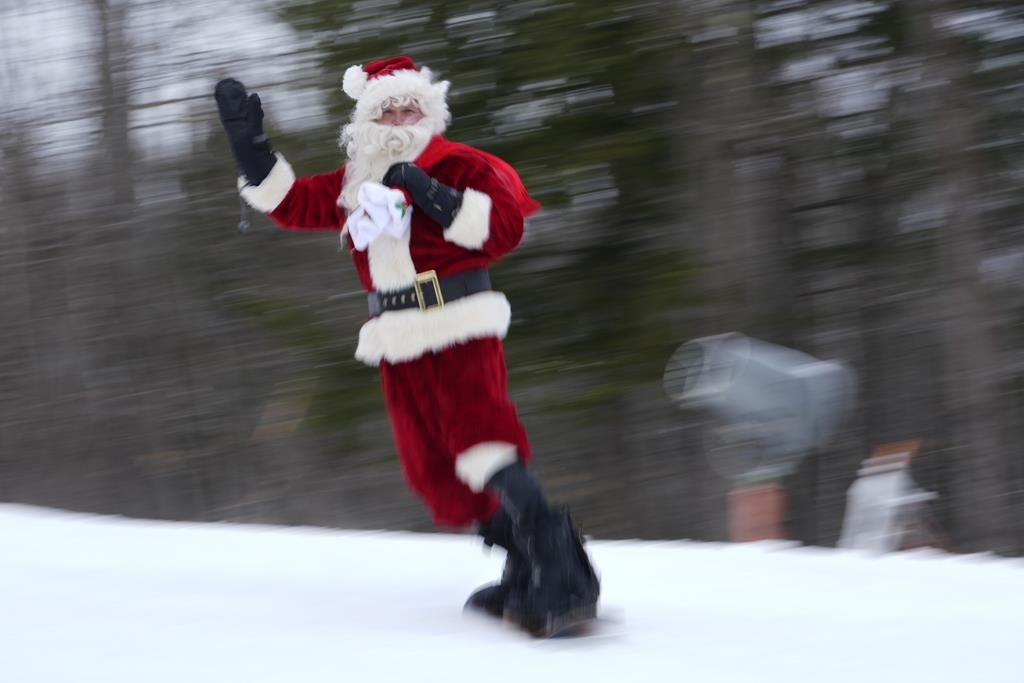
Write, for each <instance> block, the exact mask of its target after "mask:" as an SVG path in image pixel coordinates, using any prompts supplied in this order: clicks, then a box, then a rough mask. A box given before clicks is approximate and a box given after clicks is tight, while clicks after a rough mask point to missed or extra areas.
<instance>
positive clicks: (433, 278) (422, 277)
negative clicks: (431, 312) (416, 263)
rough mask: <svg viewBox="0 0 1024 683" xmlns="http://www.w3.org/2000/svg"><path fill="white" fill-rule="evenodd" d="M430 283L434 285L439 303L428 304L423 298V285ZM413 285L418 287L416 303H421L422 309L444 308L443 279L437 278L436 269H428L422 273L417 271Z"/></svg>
mask: <svg viewBox="0 0 1024 683" xmlns="http://www.w3.org/2000/svg"><path fill="white" fill-rule="evenodd" d="M426 283H429V284H431V285H433V287H434V296H435V297H437V303H436V304H432V305H430V306H427V304H426V302H425V301H424V300H423V285H424V284H426ZM413 287H414V288H415V289H416V303H417V304H419V307H420V310H421V311H425V310H427V309H428V308H443V307H444V297H442V296H441V281H440V280H438V279H437V271H436V270H426V271H424V272H422V273H416V280H415V282H413Z"/></svg>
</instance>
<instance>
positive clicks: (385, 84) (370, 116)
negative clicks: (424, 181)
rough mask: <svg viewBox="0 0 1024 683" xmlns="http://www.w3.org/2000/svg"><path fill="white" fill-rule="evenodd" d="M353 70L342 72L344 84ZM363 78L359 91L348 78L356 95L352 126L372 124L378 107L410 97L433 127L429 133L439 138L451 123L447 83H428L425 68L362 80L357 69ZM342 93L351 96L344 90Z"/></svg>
mask: <svg viewBox="0 0 1024 683" xmlns="http://www.w3.org/2000/svg"><path fill="white" fill-rule="evenodd" d="M354 68H356V67H349V69H348V71H346V72H345V78H346V80H348V74H349V71H351V70H352V69H354ZM359 71H360V73H362V74H363V83H362V85H363V87H362V88H359V87H358V86H357V85H356V83H357V82H358V81H357V78H358V77H357V76H356V75H353V76H352V85H353V91H354V92H358V93H359V94H358V96H357V97H356V106H355V109H354V110H353V111H352V122H353V123H356V124H359V123H365V122H367V121H373V120H375V119H376V118H377V117H378V116H380V113H381V106H382V105H383V104H384V102H385V101H387V100H389V99H392V98H394V99H401V98H403V97H413V98H415V100H416V101H417V102H418V103H419V105H420V109H421V110H422V111H423V116H424V117H425V118H426V119H428V120H429V121H430V122H431V123H432V124H433V133H434V134H435V135H440V134H441V133H443V132H444V131H445V129H446V128H447V127H448V123H449V122H450V121H451V114H450V113H449V111H448V87H449V85H450V84H449V83H448V81H438V82H437V83H434V82H432V81H431V71H430V69H428V68H427V67H425V66H424V67H421V68H420V70H419V71H413V70H412V69H402V70H400V71H393V72H391V73H389V74H387V75H386V76H378V77H377V78H373V79H369V80H367V78H366V72H365V71H363V70H362V67H359ZM345 92H346V93H347V94H349V95H350V96H351V93H349V90H348V88H347V87H346V88H345Z"/></svg>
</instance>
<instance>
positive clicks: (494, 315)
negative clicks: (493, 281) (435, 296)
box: [356, 291, 512, 365]
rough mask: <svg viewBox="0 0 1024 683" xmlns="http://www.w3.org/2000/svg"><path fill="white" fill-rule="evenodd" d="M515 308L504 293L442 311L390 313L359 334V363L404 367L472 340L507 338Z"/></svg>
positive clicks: (485, 295) (369, 323)
mask: <svg viewBox="0 0 1024 683" xmlns="http://www.w3.org/2000/svg"><path fill="white" fill-rule="evenodd" d="M511 319H512V307H511V306H510V305H509V303H508V299H506V298H505V295H504V294H502V293H501V292H494V291H489V292H479V293H477V294H471V295H470V296H467V297H465V298H462V299H458V300H456V301H453V302H451V303H449V304H445V305H444V306H443V307H441V308H433V309H430V310H426V311H421V310H419V309H418V308H409V309H405V310H401V311H388V312H386V313H383V314H382V315H380V316H378V317H376V318H373V319H371V320H369V321H367V322H366V323H365V324H364V325H363V326H362V328H361V329H360V330H359V345H358V346H357V347H356V359H357V360H360V361H362V362H364V363H366V364H367V365H379V364H380V362H381V361H382V360H386V361H388V362H389V363H403V362H405V361H410V360H414V359H416V358H419V357H420V356H422V355H424V354H427V353H431V352H434V351H441V350H443V349H446V348H449V347H451V346H455V345H456V344H458V343H460V342H466V341H470V340H471V339H485V338H488V337H497V338H499V339H501V338H503V337H504V336H505V334H506V333H508V326H509V322H510V321H511Z"/></svg>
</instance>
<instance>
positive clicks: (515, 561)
mask: <svg viewBox="0 0 1024 683" xmlns="http://www.w3.org/2000/svg"><path fill="white" fill-rule="evenodd" d="M479 533H480V535H481V536H482V537H483V539H484V543H485V544H486V545H488V546H495V545H496V546H499V547H501V548H504V549H505V552H506V555H505V568H504V570H503V571H502V572H501V582H500V583H492V584H488V585H486V586H483V587H481V588H478V589H477V590H476V591H475V592H474V593H473V594H472V595H470V596H469V599H468V600H466V609H474V610H480V611H482V612H484V613H485V614H488V615H490V616H492V617H496V618H499V619H500V618H501V617H502V616H503V615H504V613H505V602H506V600H507V599H508V596H509V594H510V593H511V592H512V591H522V590H524V589H525V587H526V583H527V581H529V579H530V566H529V564H528V563H527V562H526V558H525V557H523V555H522V553H520V552H519V549H518V548H517V547H516V544H515V542H514V541H513V539H512V518H511V517H509V516H508V513H507V512H505V510H504V509H503V508H498V511H497V512H496V513H494V516H493V517H491V519H490V520H488V521H487V522H486V523H485V524H483V525H482V526H481V527H480V531H479Z"/></svg>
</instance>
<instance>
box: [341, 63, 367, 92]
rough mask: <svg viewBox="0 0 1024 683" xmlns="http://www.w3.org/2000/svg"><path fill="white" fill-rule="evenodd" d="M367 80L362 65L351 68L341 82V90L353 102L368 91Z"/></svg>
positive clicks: (346, 70) (346, 71)
mask: <svg viewBox="0 0 1024 683" xmlns="http://www.w3.org/2000/svg"><path fill="white" fill-rule="evenodd" d="M366 79H367V77H366V72H365V71H363V65H362V64H358V65H356V66H350V67H349V68H347V69H345V77H344V78H343V79H342V81H341V89H342V90H344V91H345V94H346V95H348V96H349V97H351V98H352V99H353V100H358V99H359V96H360V95H362V94H363V91H364V90H366Z"/></svg>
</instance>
